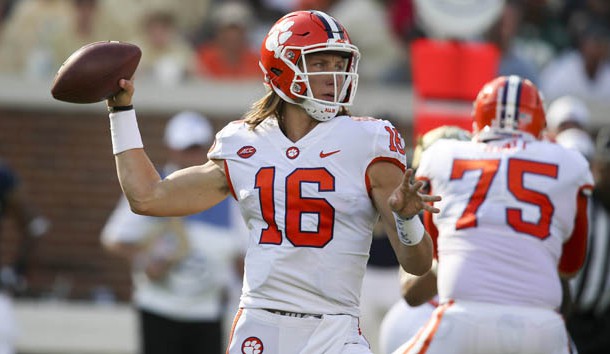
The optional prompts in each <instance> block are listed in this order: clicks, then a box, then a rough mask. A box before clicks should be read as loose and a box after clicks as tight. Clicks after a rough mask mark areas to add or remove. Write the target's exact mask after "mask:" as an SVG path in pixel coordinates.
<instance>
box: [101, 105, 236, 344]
mask: <svg viewBox="0 0 610 354" xmlns="http://www.w3.org/2000/svg"><path fill="white" fill-rule="evenodd" d="M213 139H214V132H213V129H212V125H211V124H210V123H209V121H208V120H207V119H205V118H204V117H202V116H201V115H199V114H197V113H194V112H181V113H179V114H177V115H175V116H174V117H173V118H172V119H171V120H170V121H169V123H168V124H167V126H166V130H165V139H164V141H165V145H166V146H167V147H168V149H169V155H168V160H167V163H166V164H165V166H164V169H163V171H161V172H160V173H161V174H162V176H167V175H168V174H170V173H171V172H173V171H175V170H177V169H180V168H184V167H188V166H193V165H196V164H203V163H205V162H206V151H207V150H208V148H209V147H210V145H211V144H212V142H213ZM244 229H245V226H244V225H243V221H241V220H240V216H239V214H238V211H237V208H236V204H233V201H232V200H230V199H226V200H225V201H223V202H222V203H220V204H218V205H216V206H214V207H212V208H210V209H208V210H206V211H204V212H201V213H198V214H194V215H190V216H186V217H181V218H157V217H149V216H142V215H136V214H134V213H133V212H131V210H130V208H129V205H128V203H127V200H126V199H125V198H124V197H122V198H121V199H120V201H119V203H118V205H117V207H116V209H115V210H114V211H113V213H112V215H111V216H110V218H109V220H108V222H107V224H106V226H105V227H104V230H103V231H102V242H103V244H104V246H105V247H106V248H107V249H108V250H109V251H111V252H113V253H115V254H117V255H120V256H125V257H127V258H128V259H129V260H130V261H131V262H132V266H133V276H134V277H133V281H134V294H133V302H134V304H135V306H136V307H137V310H138V314H139V319H140V340H141V342H140V345H141V349H142V351H141V352H142V353H144V354H155V353H163V354H167V353H172V354H194V353H221V352H222V347H223V345H225V344H226V340H227V337H228V333H227V332H228V331H226V330H227V327H228V326H223V323H224V321H225V319H226V317H232V316H234V315H235V313H236V311H237V304H236V301H237V297H238V296H237V294H233V293H229V292H231V290H234V291H236V292H237V293H239V291H240V289H235V286H234V284H235V283H236V281H235V278H239V277H240V276H241V275H242V272H243V271H242V270H243V256H242V255H243V249H244V248H245V247H244V246H243V242H244V240H245V235H246V233H245V231H244V232H243V234H242V231H243V230H244ZM239 283H240V284H241V281H239ZM227 296H228V298H227ZM227 300H230V301H227ZM227 302H228V304H227ZM227 312H228V313H229V314H230V315H228V314H226V313H227ZM223 327H224V328H223ZM223 330H224V331H225V333H224V334H223ZM223 339H224V340H225V343H223Z"/></svg>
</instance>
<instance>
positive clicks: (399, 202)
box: [388, 168, 441, 218]
mask: <svg viewBox="0 0 610 354" xmlns="http://www.w3.org/2000/svg"><path fill="white" fill-rule="evenodd" d="M412 176H413V169H411V168H409V169H407V170H406V171H405V173H404V175H403V177H402V182H401V183H400V185H399V186H398V187H396V189H394V191H393V192H392V194H391V195H390V197H389V198H388V203H389V204H390V208H392V211H394V212H396V213H398V214H399V215H400V216H402V217H403V218H411V217H413V216H415V215H417V214H419V213H420V212H421V211H422V210H426V211H429V212H431V213H438V212H440V209H438V208H436V207H434V205H433V204H432V203H433V202H438V201H440V200H441V197H440V196H439V195H428V194H423V193H421V189H422V187H423V186H424V182H422V181H415V182H414V183H411V177H412Z"/></svg>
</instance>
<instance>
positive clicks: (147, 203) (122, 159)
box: [115, 149, 161, 215]
mask: <svg viewBox="0 0 610 354" xmlns="http://www.w3.org/2000/svg"><path fill="white" fill-rule="evenodd" d="M115 163H116V168H117V176H118V178H119V182H120V183H121V188H122V190H123V193H124V194H125V196H126V197H127V200H128V201H129V205H130V206H131V209H132V210H133V211H134V212H136V213H139V214H147V215H148V214H149V213H150V212H151V211H150V210H151V209H152V206H153V205H154V204H155V199H156V198H157V197H156V193H155V188H156V185H157V184H158V183H159V181H160V180H161V177H160V176H159V173H158V172H157V170H156V169H155V167H154V166H153V164H152V162H151V161H150V159H149V158H148V156H147V155H146V153H145V152H144V150H143V149H131V150H127V151H124V152H122V153H119V154H117V155H115Z"/></svg>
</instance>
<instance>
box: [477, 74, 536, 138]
mask: <svg viewBox="0 0 610 354" xmlns="http://www.w3.org/2000/svg"><path fill="white" fill-rule="evenodd" d="M472 117H473V130H474V131H475V132H478V133H481V132H489V133H492V134H494V133H495V134H497V133H509V134H510V133H517V132H526V133H529V134H532V135H533V136H534V137H536V138H539V137H540V136H541V133H542V130H543V129H544V128H545V127H546V114H545V111H544V100H543V98H542V95H541V93H540V92H539V91H538V89H537V88H536V86H535V85H534V84H533V83H532V82H531V81H529V80H527V79H524V78H521V77H519V76H516V75H511V76H501V77H498V78H495V79H493V80H492V81H490V82H488V83H487V84H485V85H484V86H483V88H482V89H481V91H479V94H478V95H477V98H476V99H475V101H474V107H473V112H472Z"/></svg>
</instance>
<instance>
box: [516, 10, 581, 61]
mask: <svg viewBox="0 0 610 354" xmlns="http://www.w3.org/2000/svg"><path fill="white" fill-rule="evenodd" d="M518 1H519V2H520V4H521V6H522V9H523V10H522V15H523V18H522V21H521V24H520V26H519V30H518V34H517V38H516V40H515V45H516V50H517V51H518V53H520V54H521V55H523V56H524V57H527V58H531V59H532V60H534V62H535V63H536V65H537V67H538V68H539V69H540V68H542V67H544V66H545V65H546V64H547V63H548V62H549V61H550V60H551V59H553V57H554V56H555V55H557V53H559V52H561V51H563V50H564V49H565V48H567V47H568V46H569V45H570V40H569V37H568V35H567V32H566V29H565V27H566V26H565V23H564V22H562V21H561V10H562V4H563V2H561V1H552V0H518Z"/></svg>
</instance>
